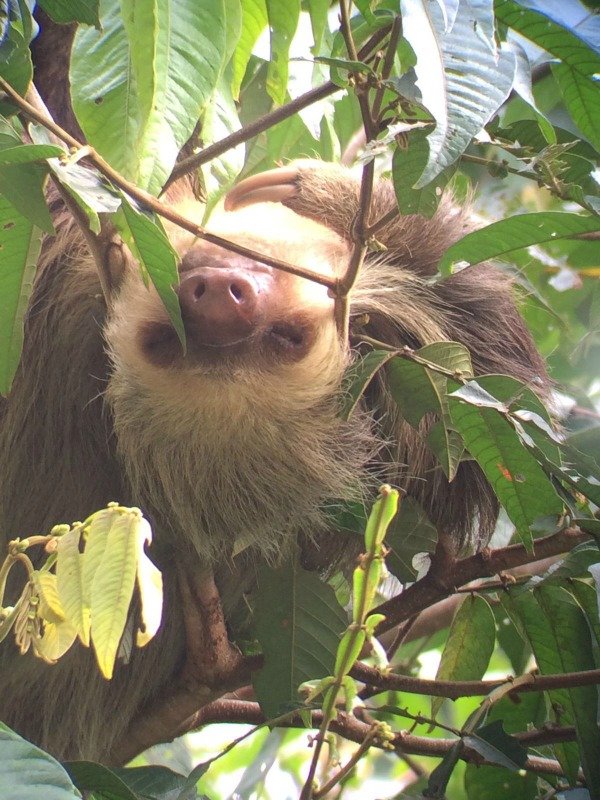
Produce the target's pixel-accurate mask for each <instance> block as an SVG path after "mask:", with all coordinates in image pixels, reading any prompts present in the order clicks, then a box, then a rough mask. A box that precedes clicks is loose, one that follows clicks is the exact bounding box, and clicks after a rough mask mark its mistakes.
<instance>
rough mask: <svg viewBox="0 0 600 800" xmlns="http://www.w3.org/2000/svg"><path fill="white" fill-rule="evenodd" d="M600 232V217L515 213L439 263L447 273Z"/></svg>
mask: <svg viewBox="0 0 600 800" xmlns="http://www.w3.org/2000/svg"><path fill="white" fill-rule="evenodd" d="M599 230H600V217H591V216H587V217H586V216H583V215H578V214H566V213H563V212H559V211H543V212H540V213H538V214H516V215H515V216H513V217H508V219H503V220H500V221H499V222H493V223H492V224H491V225H487V226H486V227H485V228H480V229H479V230H478V231H474V232H473V233H468V234H467V235H466V236H464V237H463V238H462V239H461V240H460V241H459V242H457V243H456V244H454V245H452V247H449V248H448V250H446V252H445V254H444V256H443V258H442V260H441V261H440V265H439V269H440V272H442V273H443V274H444V273H448V272H449V271H450V269H451V266H452V264H456V263H459V262H460V263H461V264H462V263H463V262H464V263H466V264H467V265H472V264H479V262H480V261H487V260H488V259H490V258H500V257H504V256H508V255H509V254H510V253H512V252H514V251H515V250H520V249H521V248H523V247H529V246H530V245H532V244H542V243H543V242H554V241H559V240H560V239H573V238H576V237H577V236H579V235H580V234H582V233H590V232H594V231H599Z"/></svg>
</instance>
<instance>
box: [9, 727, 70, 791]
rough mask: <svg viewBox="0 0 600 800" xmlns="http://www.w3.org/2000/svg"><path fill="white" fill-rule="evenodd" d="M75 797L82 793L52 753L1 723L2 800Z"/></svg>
mask: <svg viewBox="0 0 600 800" xmlns="http://www.w3.org/2000/svg"><path fill="white" fill-rule="evenodd" d="M42 796H43V798H44V800H74V798H80V797H81V795H80V794H79V792H78V791H77V789H76V788H75V787H74V786H73V784H72V783H71V780H70V779H69V776H68V775H67V773H66V772H65V770H64V769H63V768H62V767H61V765H60V764H59V763H58V761H56V760H55V759H54V758H52V756H50V755H48V753H45V752H44V751H43V750H40V748H39V747H36V746H35V745H33V744H31V742H28V741H26V740H25V739H22V738H21V737H20V736H18V735H17V734H16V733H15V732H14V731H11V730H10V728H8V727H7V726H6V725H4V723H2V722H0V797H2V800H32V798H34V797H42Z"/></svg>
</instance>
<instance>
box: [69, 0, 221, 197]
mask: <svg viewBox="0 0 600 800" xmlns="http://www.w3.org/2000/svg"><path fill="white" fill-rule="evenodd" d="M121 5H122V10H121ZM121 13H122V16H121ZM100 17H101V22H102V30H101V31H98V30H95V29H91V28H88V29H83V28H80V29H79V30H78V32H77V35H76V37H75V42H74V46H73V56H72V62H71V86H72V91H73V106H74V109H75V112H76V114H77V118H78V120H79V123H80V125H81V127H82V129H83V130H84V132H85V134H86V137H87V139H88V141H89V142H90V143H91V144H92V145H93V146H94V147H95V148H96V149H97V150H98V151H99V152H100V154H101V155H103V156H104V157H105V158H106V159H107V160H108V161H109V162H110V163H111V164H112V166H113V167H115V169H117V170H119V171H120V172H122V173H123V174H124V175H125V177H127V178H129V179H131V180H133V181H134V182H136V183H137V184H138V185H140V186H141V187H142V188H146V189H148V190H149V191H150V192H153V193H155V194H158V192H159V191H160V189H161V188H162V186H163V184H164V182H165V180H166V178H167V177H168V175H169V173H170V171H171V169H172V167H173V164H174V163H175V159H176V157H177V154H178V152H179V150H180V148H181V147H182V146H183V144H184V143H185V142H186V141H187V139H188V138H189V137H190V135H191V133H192V131H193V130H194V127H195V125H196V122H197V121H198V118H199V116H200V113H201V112H202V110H203V108H204V106H205V105H206V103H207V102H208V100H209V99H210V97H211V95H212V92H213V90H214V88H215V86H216V83H217V79H218V76H219V73H220V71H221V67H222V62H223V56H224V52H225V47H226V20H225V13H224V7H223V0H178V2H175V0H171V2H165V3H159V4H156V5H155V6H154V7H153V8H150V7H149V8H145V7H144V9H142V7H141V6H137V5H136V4H134V3H133V0H124V2H123V3H122V4H119V3H118V2H117V0H102V2H101V5H100Z"/></svg>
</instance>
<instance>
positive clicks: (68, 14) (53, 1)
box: [39, 0, 100, 26]
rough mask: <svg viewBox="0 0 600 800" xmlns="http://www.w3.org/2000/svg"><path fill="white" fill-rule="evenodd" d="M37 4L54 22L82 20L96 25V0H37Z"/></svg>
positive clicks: (98, 22)
mask: <svg viewBox="0 0 600 800" xmlns="http://www.w3.org/2000/svg"><path fill="white" fill-rule="evenodd" d="M39 5H40V6H41V7H42V8H43V9H44V11H45V12H46V14H48V16H49V17H52V19H53V20H54V21H55V22H60V23H62V24H65V23H67V22H83V23H85V24H86V25H95V26H98V25H99V24H100V21H99V19H98V0H39Z"/></svg>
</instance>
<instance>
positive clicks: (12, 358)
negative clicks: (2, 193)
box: [0, 197, 42, 394]
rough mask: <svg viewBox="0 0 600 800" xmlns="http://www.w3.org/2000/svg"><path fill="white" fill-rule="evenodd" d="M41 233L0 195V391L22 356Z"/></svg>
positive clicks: (4, 389)
mask: <svg viewBox="0 0 600 800" xmlns="http://www.w3.org/2000/svg"><path fill="white" fill-rule="evenodd" d="M41 235H42V232H41V231H40V230H39V229H38V228H35V227H34V225H32V223H31V222H30V221H29V220H28V219H26V218H25V217H23V216H22V215H21V214H20V213H19V212H18V211H17V209H16V208H15V207H14V206H13V205H12V204H11V203H10V202H9V201H8V200H7V199H6V198H5V197H0V249H1V250H2V270H0V393H3V394H4V393H6V392H8V390H9V389H10V386H11V383H12V379H13V377H14V374H15V372H16V369H17V366H18V364H19V359H20V357H21V348H22V346H23V320H24V316H25V311H26V309H27V306H28V304H29V298H30V296H31V291H32V288H33V279H34V275H35V266H36V263H37V259H38V256H39V253H40V247H41Z"/></svg>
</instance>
